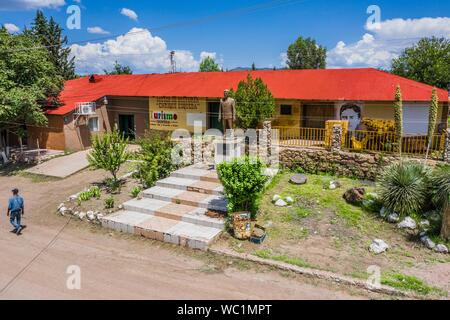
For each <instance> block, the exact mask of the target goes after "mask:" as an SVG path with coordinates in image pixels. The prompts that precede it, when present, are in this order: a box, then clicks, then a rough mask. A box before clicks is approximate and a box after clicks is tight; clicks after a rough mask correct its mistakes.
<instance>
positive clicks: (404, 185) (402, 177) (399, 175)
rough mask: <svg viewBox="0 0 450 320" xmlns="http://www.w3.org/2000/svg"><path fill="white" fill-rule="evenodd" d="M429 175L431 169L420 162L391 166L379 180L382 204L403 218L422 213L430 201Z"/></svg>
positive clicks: (400, 163)
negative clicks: (428, 200)
mask: <svg viewBox="0 0 450 320" xmlns="http://www.w3.org/2000/svg"><path fill="white" fill-rule="evenodd" d="M429 173H430V169H429V167H427V166H424V165H423V164H420V163H418V162H399V163H395V164H393V165H391V166H389V167H388V168H387V169H386V171H385V172H384V173H383V174H382V176H381V178H380V180H379V195H380V200H381V202H382V203H383V205H384V206H385V207H386V208H387V209H389V210H390V211H392V212H397V213H398V214H400V215H402V216H405V215H411V214H414V213H420V210H421V209H422V208H423V207H424V206H425V204H426V202H427V199H428V181H429V179H428V175H429Z"/></svg>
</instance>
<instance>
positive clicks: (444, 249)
mask: <svg viewBox="0 0 450 320" xmlns="http://www.w3.org/2000/svg"><path fill="white" fill-rule="evenodd" d="M434 251H436V252H439V253H448V248H447V246H445V245H443V244H438V245H437V246H436V247H435V248H434Z"/></svg>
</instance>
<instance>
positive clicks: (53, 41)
mask: <svg viewBox="0 0 450 320" xmlns="http://www.w3.org/2000/svg"><path fill="white" fill-rule="evenodd" d="M28 32H29V33H31V34H32V35H34V36H35V37H36V38H37V40H38V41H39V43H40V44H41V45H43V46H45V47H46V49H47V50H48V52H49V55H50V61H51V62H52V63H53V64H54V65H55V67H56V70H57V71H58V74H59V75H61V76H62V77H63V78H64V79H66V80H69V79H74V78H75V77H76V74H75V57H70V48H69V47H68V46H67V43H68V40H67V37H66V36H63V34H62V32H63V29H62V28H61V26H60V25H59V24H58V23H57V22H56V21H55V20H54V19H53V17H51V18H50V20H47V18H46V17H45V15H44V13H43V12H42V11H40V10H38V11H37V12H36V16H35V18H34V21H33V23H32V28H31V30H26V31H25V33H28ZM34 46H36V44H35V45H34Z"/></svg>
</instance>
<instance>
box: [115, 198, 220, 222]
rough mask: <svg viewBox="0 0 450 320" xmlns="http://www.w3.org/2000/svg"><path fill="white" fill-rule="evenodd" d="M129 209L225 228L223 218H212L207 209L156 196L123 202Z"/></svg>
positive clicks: (126, 208)
mask: <svg viewBox="0 0 450 320" xmlns="http://www.w3.org/2000/svg"><path fill="white" fill-rule="evenodd" d="M123 208H124V209H125V210H128V211H135V212H139V213H145V214H148V215H153V216H157V217H163V218H166V219H172V220H176V221H184V222H189V223H192V224H195V225H200V226H205V227H212V228H219V229H223V227H224V221H223V219H216V218H211V217H208V216H207V215H206V213H207V211H208V210H207V209H204V208H198V207H195V206H189V205H185V204H177V203H173V202H167V201H162V200H158V199H154V198H146V197H145V198H142V199H140V200H138V199H132V200H130V201H127V202H125V203H124V204H123Z"/></svg>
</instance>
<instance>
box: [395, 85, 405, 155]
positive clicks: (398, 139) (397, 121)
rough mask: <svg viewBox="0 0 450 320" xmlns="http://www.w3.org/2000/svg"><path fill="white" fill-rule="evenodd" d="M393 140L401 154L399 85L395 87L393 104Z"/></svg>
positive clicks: (401, 126) (401, 120)
mask: <svg viewBox="0 0 450 320" xmlns="http://www.w3.org/2000/svg"><path fill="white" fill-rule="evenodd" d="M394 121H395V139H396V148H397V151H398V153H400V154H401V153H402V136H403V102H402V92H401V89H400V85H397V89H396V92H395V103H394Z"/></svg>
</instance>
